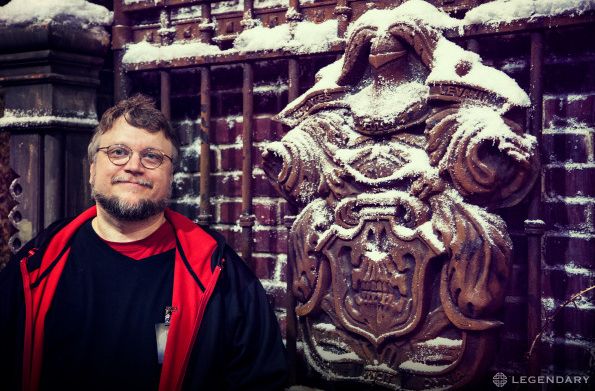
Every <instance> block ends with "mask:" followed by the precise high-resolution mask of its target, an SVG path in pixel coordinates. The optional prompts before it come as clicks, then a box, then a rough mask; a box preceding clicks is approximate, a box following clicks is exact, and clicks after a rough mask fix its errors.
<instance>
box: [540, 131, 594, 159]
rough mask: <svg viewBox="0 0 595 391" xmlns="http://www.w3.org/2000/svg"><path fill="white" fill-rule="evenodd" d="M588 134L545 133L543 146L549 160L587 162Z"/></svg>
mask: <svg viewBox="0 0 595 391" xmlns="http://www.w3.org/2000/svg"><path fill="white" fill-rule="evenodd" d="M587 137H588V136H587V135H586V134H571V133H569V134H565V133H557V134H544V135H543V138H542V141H543V148H544V150H546V151H548V153H546V154H545V158H546V159H547V162H550V163H551V162H574V163H586V162H587V161H588V159H589V149H588V142H589V141H588V139H587Z"/></svg>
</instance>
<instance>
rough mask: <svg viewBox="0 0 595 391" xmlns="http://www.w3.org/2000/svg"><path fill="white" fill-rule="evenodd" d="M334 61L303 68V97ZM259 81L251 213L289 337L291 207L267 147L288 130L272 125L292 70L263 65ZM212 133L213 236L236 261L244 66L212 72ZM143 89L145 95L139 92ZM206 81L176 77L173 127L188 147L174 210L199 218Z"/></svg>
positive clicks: (259, 260)
mask: <svg viewBox="0 0 595 391" xmlns="http://www.w3.org/2000/svg"><path fill="white" fill-rule="evenodd" d="M333 60H334V56H323V57H321V58H313V59H311V60H309V61H306V62H305V63H304V64H303V65H302V70H301V76H300V82H301V83H302V87H303V88H302V91H305V90H306V89H307V88H309V87H311V86H312V84H313V82H314V74H315V72H316V71H317V70H318V69H320V68H321V67H322V66H324V65H326V64H328V63H330V62H332V61H333ZM254 72H255V77H254V83H255V87H254V94H255V95H254V110H255V120H254V134H253V142H254V148H253V150H252V153H253V158H252V159H253V162H254V167H253V181H254V182H253V189H254V193H253V197H254V198H253V213H254V216H255V217H256V222H255V226H254V227H253V232H254V243H253V257H252V265H253V268H254V272H255V274H256V275H257V277H258V278H259V279H260V280H261V282H262V284H263V286H264V287H265V289H266V291H267V293H268V294H269V299H270V302H271V303H272V304H273V306H274V307H275V311H276V314H277V316H278V319H279V321H280V324H281V326H282V327H281V328H282V330H283V332H284V331H285V330H284V325H285V301H284V300H285V298H284V295H285V291H286V289H285V286H286V282H285V270H286V260H287V228H286V227H285V225H284V223H283V217H284V216H286V215H288V214H289V212H288V205H287V203H286V202H285V200H284V199H283V198H281V197H279V195H278V194H277V192H276V191H275V190H274V188H273V187H272V185H271V184H270V182H269V180H268V179H267V178H266V176H265V174H264V172H263V170H262V157H261V147H263V146H264V145H265V144H267V143H268V142H270V141H275V140H279V139H280V138H281V137H283V135H284V134H285V133H286V131H287V130H288V129H284V128H283V127H282V125H281V124H279V123H277V122H275V121H272V120H271V117H272V116H273V115H275V114H276V113H278V112H279V111H281V110H282V109H283V107H285V105H286V104H287V84H288V83H287V62H286V61H275V62H272V61H271V62H259V63H256V64H255V69H254ZM134 77H135V79H136V80H133V85H134V86H138V89H139V90H142V91H143V92H149V93H151V92H152V91H155V92H153V93H152V95H153V96H158V93H157V92H158V86H159V84H158V80H157V79H156V78H155V77H154V76H153V75H148V74H138V75H136V76H134ZM212 78H213V79H212V110H213V112H212V132H213V134H212V135H211V167H212V175H211V182H210V183H211V193H212V196H211V204H212V212H213V225H212V228H214V229H215V230H217V231H219V232H220V233H222V234H223V235H224V236H225V237H226V239H227V240H228V242H229V243H230V244H231V245H232V247H233V248H234V249H236V251H238V253H239V252H240V249H241V240H242V238H241V227H240V225H239V217H240V213H241V211H242V190H241V181H242V126H243V118H242V90H241V87H242V68H241V67H240V66H238V65H233V66H220V67H214V68H213V69H212ZM141 85H142V88H141ZM199 87H200V74H198V73H197V72H196V71H192V70H189V71H176V72H174V74H173V75H172V117H173V118H172V120H173V123H174V126H175V127H176V128H177V130H178V132H179V134H180V136H181V139H182V144H183V147H182V149H183V153H182V155H183V159H182V162H181V165H180V168H179V170H178V173H177V174H176V175H175V178H174V192H173V199H174V203H173V207H174V209H176V210H178V211H180V212H181V213H184V214H185V215H187V216H190V217H193V218H196V217H197V216H198V211H199V208H198V205H199V201H200V198H199V179H200V174H199V170H200V168H199V155H200V154H199V152H200V143H201V141H200V131H199V122H198V120H197V118H198V117H199V114H200V113H199V111H198V108H199V107H200V106H199V105H200V102H199V100H198V99H197V96H198V94H199Z"/></svg>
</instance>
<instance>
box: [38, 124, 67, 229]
mask: <svg viewBox="0 0 595 391" xmlns="http://www.w3.org/2000/svg"><path fill="white" fill-rule="evenodd" d="M43 147H44V154H45V158H44V170H43V177H44V178H43V182H44V188H43V189H44V190H43V192H44V194H43V226H44V227H47V226H48V225H50V224H51V223H53V222H54V221H56V220H58V219H61V218H64V198H65V186H64V171H65V170H64V169H65V151H64V136H63V135H62V134H57V133H55V132H52V133H46V134H44V135H43Z"/></svg>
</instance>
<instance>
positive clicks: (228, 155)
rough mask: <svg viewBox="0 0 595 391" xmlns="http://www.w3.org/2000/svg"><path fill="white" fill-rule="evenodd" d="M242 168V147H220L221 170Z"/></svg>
mask: <svg viewBox="0 0 595 391" xmlns="http://www.w3.org/2000/svg"><path fill="white" fill-rule="evenodd" d="M241 169H242V148H241V146H238V147H237V148H226V149H221V170H222V171H233V170H241Z"/></svg>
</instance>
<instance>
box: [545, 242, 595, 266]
mask: <svg viewBox="0 0 595 391" xmlns="http://www.w3.org/2000/svg"><path fill="white" fill-rule="evenodd" d="M544 241H545V254H544V260H545V263H547V264H548V265H564V264H567V263H569V262H572V263H574V264H575V265H577V266H579V267H586V268H589V267H592V266H593V254H594V253H595V237H594V236H591V237H566V236H549V235H548V236H546V237H545V238H544Z"/></svg>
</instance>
